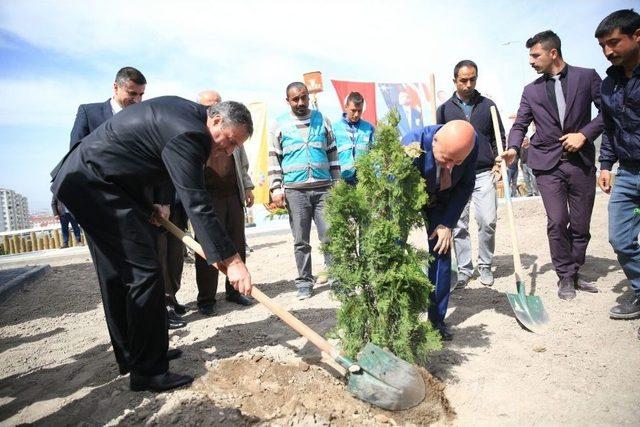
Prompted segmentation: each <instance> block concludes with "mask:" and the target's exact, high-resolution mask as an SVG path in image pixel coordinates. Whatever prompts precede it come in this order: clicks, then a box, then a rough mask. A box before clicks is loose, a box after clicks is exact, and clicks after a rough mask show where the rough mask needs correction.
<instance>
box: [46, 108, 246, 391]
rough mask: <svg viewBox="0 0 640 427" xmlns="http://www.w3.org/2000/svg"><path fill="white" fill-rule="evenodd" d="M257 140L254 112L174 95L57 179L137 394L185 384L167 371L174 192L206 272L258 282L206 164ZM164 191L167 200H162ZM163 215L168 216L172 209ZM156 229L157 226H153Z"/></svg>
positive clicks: (92, 138)
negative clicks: (165, 269)
mask: <svg viewBox="0 0 640 427" xmlns="http://www.w3.org/2000/svg"><path fill="white" fill-rule="evenodd" d="M252 133H253V122H252V120H251V114H250V113H249V110H248V109H247V108H246V107H245V106H244V105H242V104H240V103H237V102H233V101H227V102H222V103H220V104H217V105H214V106H211V107H208V108H207V107H205V106H202V105H199V104H196V103H195V102H191V101H187V100H186V99H182V98H178V97H176V96H164V97H160V98H154V99H152V100H149V101H146V102H143V103H140V104H137V105H134V106H132V107H130V108H127V109H125V110H123V111H122V112H121V113H119V114H117V115H116V116H114V117H113V118H112V119H110V120H108V121H106V122H105V123H104V125H102V126H100V127H98V129H96V130H95V131H94V132H92V133H91V134H90V135H88V136H87V137H85V138H84V139H83V140H82V142H81V143H79V144H76V145H75V146H74V147H73V148H72V149H71V150H70V151H69V153H68V154H67V155H66V156H65V158H64V159H63V160H62V161H61V162H60V163H59V164H58V166H56V168H55V169H54V170H53V171H52V173H51V176H52V178H53V179H52V181H53V184H52V186H51V190H52V191H53V194H54V195H55V196H56V197H57V198H59V199H60V200H61V201H62V202H63V203H64V204H65V206H67V207H68V208H69V210H70V211H71V212H73V214H74V216H75V217H76V219H77V220H78V223H79V224H80V225H81V226H82V228H83V229H84V230H85V235H86V236H87V240H88V242H89V249H90V251H91V257H92V258H93V263H94V265H95V268H96V273H97V276H98V282H99V283H100V291H101V294H102V301H103V306H104V310H105V317H106V320H107V327H108V329H109V335H110V336H111V343H112V345H113V349H114V353H115V357H116V361H117V362H118V365H119V368H120V373H121V374H126V373H127V372H130V373H131V376H130V386H131V390H134V391H137V390H153V391H162V390H168V389H171V388H175V387H180V386H182V385H185V384H188V383H189V382H191V381H192V380H193V378H192V377H191V376H189V375H178V374H173V373H170V372H169V363H168V362H169V359H171V358H174V357H175V356H176V355H171V354H167V351H168V346H169V337H168V331H167V311H166V309H165V295H164V287H163V283H162V280H161V277H160V276H161V271H160V262H159V259H158V253H157V245H156V239H157V237H158V233H159V229H158V228H157V227H154V225H159V222H158V217H162V218H167V217H168V216H169V212H168V208H166V206H162V205H168V203H169V201H170V200H171V199H172V198H173V197H174V193H173V190H174V188H175V192H176V193H177V195H178V197H179V198H180V201H181V202H182V205H183V206H184V209H185V211H186V213H187V215H188V216H189V219H190V220H191V223H192V224H193V228H194V230H195V233H196V235H197V236H198V240H199V241H200V243H201V244H202V247H203V249H204V253H205V255H206V258H207V263H208V264H209V265H213V266H215V267H216V268H217V269H218V270H219V271H222V272H223V273H225V274H226V275H227V277H228V278H229V282H230V283H231V284H232V285H233V287H234V288H236V289H237V290H238V291H239V292H240V293H242V294H245V295H249V294H251V276H250V274H249V271H248V270H247V267H246V266H245V264H244V262H243V261H242V259H241V258H240V255H239V254H238V251H237V250H236V248H235V246H234V244H233V242H232V241H231V240H230V238H229V236H228V235H227V232H226V231H225V228H224V227H223V226H222V223H221V222H220V220H219V219H218V217H217V216H216V212H215V210H214V208H213V203H212V200H211V196H210V195H209V193H208V192H207V190H206V188H205V182H204V173H203V169H204V165H205V164H206V163H207V160H208V159H209V157H210V156H218V155H222V154H226V155H227V156H230V155H231V154H232V153H233V151H234V150H235V149H236V148H237V147H239V146H241V145H242V144H244V142H245V141H246V140H247V139H248V138H249V136H250V135H251V134H252ZM156 189H159V190H161V191H155V190H156ZM165 208H166V209H165ZM152 224H153V225H152Z"/></svg>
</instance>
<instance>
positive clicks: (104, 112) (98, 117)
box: [69, 67, 147, 148]
mask: <svg viewBox="0 0 640 427" xmlns="http://www.w3.org/2000/svg"><path fill="white" fill-rule="evenodd" d="M146 86H147V79H145V77H144V75H142V73H141V72H140V71H138V70H136V69H135V68H133V67H124V68H121V69H120V70H119V71H118V73H117V74H116V80H115V82H113V97H111V98H109V99H107V100H106V101H105V102H96V103H93V104H81V105H80V106H79V107H78V113H77V114H76V121H75V122H74V123H73V129H71V141H70V143H69V148H71V147H73V146H74V145H75V144H76V143H77V142H78V141H80V140H81V139H82V138H84V137H85V136H87V135H89V134H90V133H91V132H93V131H94V129H95V128H97V127H98V126H100V125H101V124H102V123H104V122H106V121H107V120H108V119H110V118H111V117H112V116H113V115H114V114H116V113H118V112H119V111H121V110H122V109H123V108H127V107H129V106H131V105H134V104H137V103H139V102H141V101H142V96H143V95H144V90H145V88H146Z"/></svg>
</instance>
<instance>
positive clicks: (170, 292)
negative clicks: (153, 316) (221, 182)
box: [158, 203, 187, 306]
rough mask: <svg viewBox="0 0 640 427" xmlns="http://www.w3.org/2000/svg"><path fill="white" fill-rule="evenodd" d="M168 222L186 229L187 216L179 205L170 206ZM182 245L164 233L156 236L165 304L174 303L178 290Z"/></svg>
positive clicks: (180, 275) (173, 237)
mask: <svg viewBox="0 0 640 427" xmlns="http://www.w3.org/2000/svg"><path fill="white" fill-rule="evenodd" d="M169 221H171V222H172V223H174V224H175V225H176V227H178V228H179V229H181V230H186V229H187V214H186V212H185V211H184V208H183V207H182V204H181V203H175V204H173V205H171V214H170V216H169ZM184 251H185V247H184V243H182V241H180V240H178V239H177V238H176V237H175V236H174V235H173V234H171V233H169V232H168V231H165V232H163V233H160V235H159V236H158V255H159V259H160V268H161V271H162V281H163V283H164V294H165V300H166V304H167V305H169V306H173V305H174V304H175V303H176V293H177V292H178V290H180V282H181V280H182V268H183V266H184Z"/></svg>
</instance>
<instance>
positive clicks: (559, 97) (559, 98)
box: [552, 74, 567, 129]
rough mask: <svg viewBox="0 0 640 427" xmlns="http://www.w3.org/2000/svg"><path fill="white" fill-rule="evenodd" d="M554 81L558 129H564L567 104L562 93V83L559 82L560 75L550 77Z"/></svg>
mask: <svg viewBox="0 0 640 427" xmlns="http://www.w3.org/2000/svg"><path fill="white" fill-rule="evenodd" d="M552 79H553V80H555V83H554V89H555V92H556V104H558V117H559V118H560V127H561V128H562V129H564V113H565V111H566V109H567V103H566V102H565V100H564V92H562V82H560V74H556V75H555V76H553V77H552Z"/></svg>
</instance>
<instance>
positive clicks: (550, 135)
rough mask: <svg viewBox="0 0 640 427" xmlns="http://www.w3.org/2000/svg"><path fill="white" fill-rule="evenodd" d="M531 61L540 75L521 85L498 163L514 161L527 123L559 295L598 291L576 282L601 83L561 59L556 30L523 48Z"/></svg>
mask: <svg viewBox="0 0 640 427" xmlns="http://www.w3.org/2000/svg"><path fill="white" fill-rule="evenodd" d="M526 46H527V48H529V64H531V66H532V67H533V68H534V69H535V70H536V71H537V72H538V74H542V76H541V77H539V78H538V79H536V80H534V81H533V82H532V83H530V84H528V85H527V86H525V88H524V91H523V92H522V99H521V101H520V107H519V108H518V113H517V117H516V120H515V122H514V123H513V126H512V127H511V131H510V132H509V140H508V143H507V146H508V147H509V149H508V150H507V151H506V152H505V153H503V156H502V157H503V158H504V159H505V160H506V162H507V164H508V165H510V164H511V163H513V161H514V160H515V159H516V157H517V155H518V152H519V151H520V148H521V146H522V141H523V140H524V137H525V136H526V133H527V129H528V127H529V125H530V124H531V122H535V124H536V133H535V134H534V135H533V136H532V137H531V145H530V147H529V152H528V159H527V163H528V165H529V167H530V168H531V169H532V170H533V174H534V175H535V177H536V183H537V184H538V189H539V190H540V195H541V196H542V202H543V203H544V207H545V210H546V212H547V236H548V238H549V249H550V251H551V261H552V262H553V266H554V268H555V270H556V274H557V275H558V278H559V280H558V297H560V298H561V299H564V300H569V299H573V298H575V296H576V290H580V291H583V292H590V293H595V292H598V289H597V288H596V287H595V285H594V284H593V283H589V282H587V281H586V280H584V278H582V277H580V276H579V274H578V271H579V269H580V267H581V266H582V265H583V264H584V261H585V255H586V252H587V245H588V244H589V240H590V239H591V234H590V233H589V225H590V222H591V213H592V210H593V203H594V200H595V192H596V175H595V174H596V168H595V166H594V163H595V147H594V144H593V141H594V140H595V139H596V138H597V137H598V136H599V135H600V134H601V133H602V129H603V124H602V118H601V116H600V115H599V114H598V116H596V117H595V118H594V119H591V104H592V103H593V104H595V106H596V107H597V108H598V109H599V108H600V84H601V82H602V80H601V79H600V76H599V75H598V73H596V71H595V70H593V69H591V68H580V67H575V66H572V65H569V64H567V63H565V62H564V60H563V59H562V51H561V46H560V38H559V37H558V36H557V35H556V34H555V33H554V32H553V31H543V32H541V33H538V34H536V35H535V36H533V37H532V38H530V39H529V40H527V43H526Z"/></svg>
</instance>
